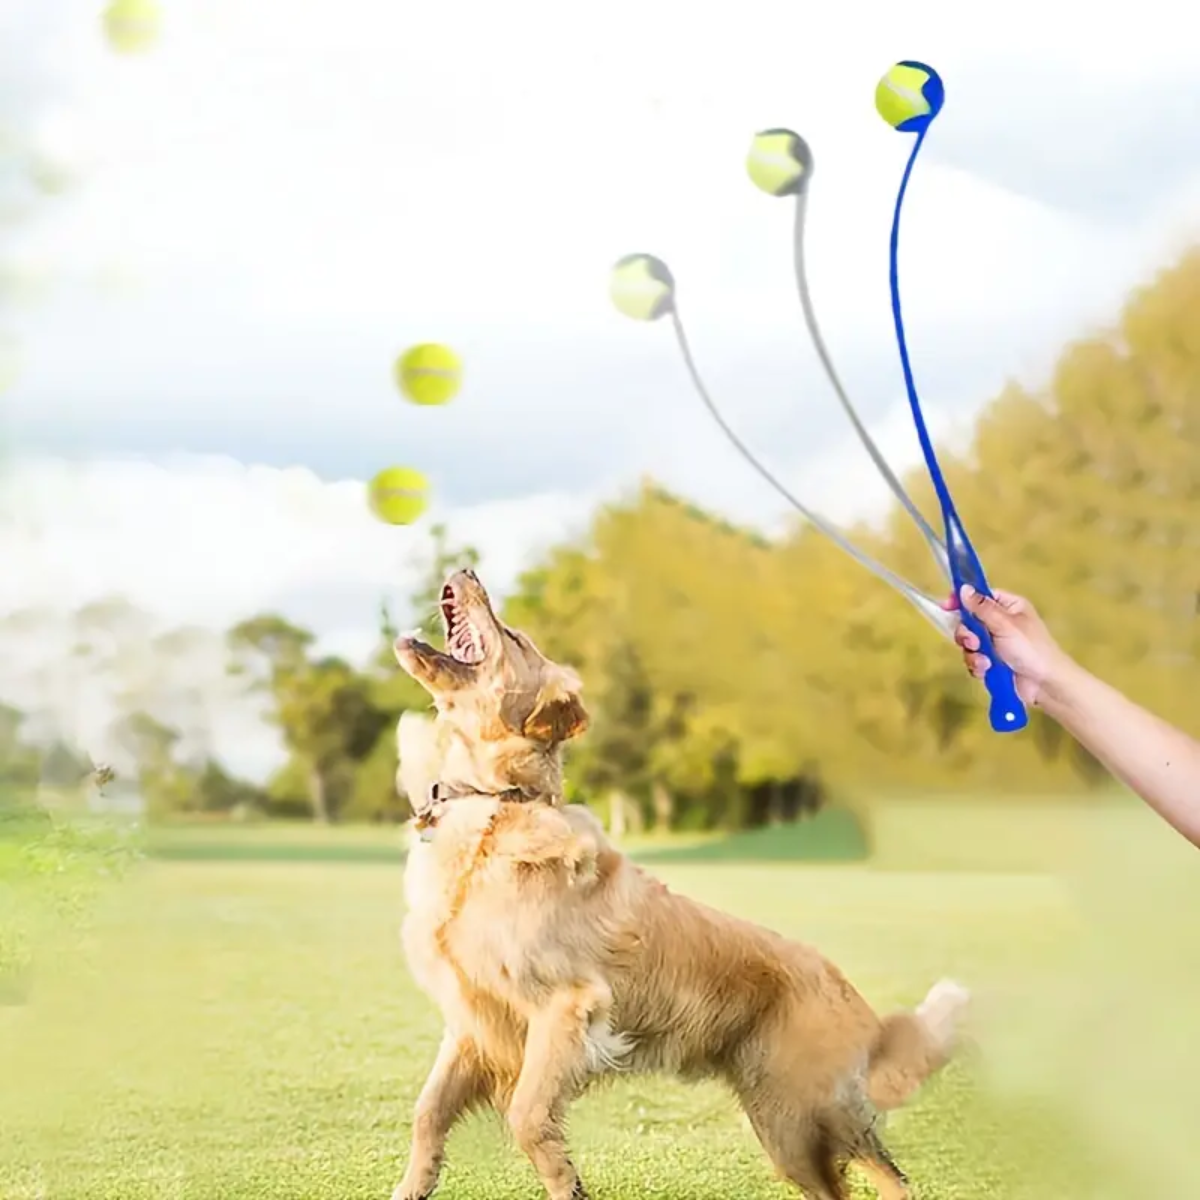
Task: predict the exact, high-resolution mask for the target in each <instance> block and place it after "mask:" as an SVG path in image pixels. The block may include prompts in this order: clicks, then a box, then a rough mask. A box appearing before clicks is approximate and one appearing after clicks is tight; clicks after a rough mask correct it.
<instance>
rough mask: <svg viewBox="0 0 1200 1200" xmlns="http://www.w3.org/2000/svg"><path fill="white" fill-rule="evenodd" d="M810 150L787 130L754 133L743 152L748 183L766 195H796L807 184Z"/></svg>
mask: <svg viewBox="0 0 1200 1200" xmlns="http://www.w3.org/2000/svg"><path fill="white" fill-rule="evenodd" d="M812 169H813V159H812V151H811V150H809V148H808V143H807V142H806V141H805V140H804V139H803V138H802V137H801V136H800V135H799V134H798V133H793V132H792V131H791V130H790V129H766V130H763V132H762V133H756V134H755V135H754V141H753V142H752V143H751V144H750V153H749V154H747V155H746V174H747V175H749V176H750V182H751V183H753V184H754V186H755V187H756V188H758V190H759V191H761V192H766V193H767V195H768V196H795V195H798V194H799V193H800V192H802V191H803V190H804V188H805V187H806V186H807V185H808V179H809V176H810V175H812Z"/></svg>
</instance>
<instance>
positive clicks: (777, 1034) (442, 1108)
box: [393, 572, 966, 1200]
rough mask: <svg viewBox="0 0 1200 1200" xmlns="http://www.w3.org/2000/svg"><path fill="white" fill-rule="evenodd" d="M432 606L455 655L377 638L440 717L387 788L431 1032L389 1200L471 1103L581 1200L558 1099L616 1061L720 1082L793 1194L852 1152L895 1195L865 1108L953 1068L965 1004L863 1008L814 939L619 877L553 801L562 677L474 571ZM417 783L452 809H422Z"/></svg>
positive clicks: (825, 1179)
mask: <svg viewBox="0 0 1200 1200" xmlns="http://www.w3.org/2000/svg"><path fill="white" fill-rule="evenodd" d="M442 596H443V615H444V616H445V618H446V621H447V625H448V631H447V633H448V636H447V642H448V646H449V647H450V648H451V649H452V650H453V651H454V652H455V654H454V656H451V655H449V654H441V653H439V652H438V651H436V650H434V649H433V648H432V647H430V646H428V645H426V644H424V643H423V642H420V641H418V640H416V639H415V638H400V639H399V640H398V641H397V643H396V656H397V659H398V660H399V662H400V664H401V666H402V667H403V668H404V669H405V670H406V671H407V672H408V673H409V674H410V675H412V677H413V678H414V679H416V680H418V681H419V682H420V683H421V684H423V685H424V686H425V688H426V689H427V690H428V691H429V692H430V693H431V695H432V696H433V698H434V701H435V704H436V709H437V715H436V718H435V719H434V720H433V721H432V722H431V721H428V720H427V719H425V718H421V717H413V716H406V717H405V718H404V719H403V720H402V721H401V724H400V728H399V730H398V742H399V753H400V768H399V772H398V783H399V785H400V786H401V787H402V788H403V790H405V791H406V792H407V793H408V795H409V797H410V799H411V800H412V802H413V803H414V806H418V807H419V812H418V822H417V824H418V825H419V826H424V827H425V830H424V834H423V836H422V837H421V838H420V839H415V840H414V843H413V846H412V850H411V853H410V857H409V860H408V865H407V869H406V895H407V900H408V914H407V916H406V918H405V922H404V943H405V949H406V952H407V956H408V960H409V963H410V965H411V968H412V971H413V973H414V975H415V977H416V979H417V981H418V983H419V984H420V985H421V986H422V988H423V989H424V990H425V991H426V992H428V994H429V995H430V996H431V997H432V998H433V999H434V1000H435V1001H436V1002H437V1003H438V1005H439V1006H440V1008H441V1010H442V1013H443V1016H444V1018H445V1033H444V1036H443V1040H442V1044H441V1049H440V1051H439V1053H438V1056H437V1060H436V1062H435V1064H434V1067H433V1070H432V1072H431V1074H430V1076H429V1079H428V1081H427V1082H426V1084H425V1087H424V1089H423V1090H422V1092H421V1095H420V1099H419V1100H418V1102H417V1107H416V1113H415V1118H414V1122H413V1131H412V1147H411V1153H410V1157H409V1162H408V1170H407V1173H406V1174H405V1176H404V1179H403V1181H402V1182H401V1183H400V1185H399V1186H398V1187H397V1188H396V1190H395V1192H394V1194H393V1200H424V1198H426V1197H428V1196H430V1195H431V1194H432V1193H433V1191H434V1188H435V1187H436V1185H437V1182H438V1177H439V1173H440V1170H441V1164H442V1157H443V1150H444V1146H445V1141H446V1137H447V1134H448V1133H449V1131H450V1129H451V1127H452V1125H453V1124H454V1123H455V1122H456V1121H457V1119H458V1118H459V1117H460V1116H461V1115H462V1114H463V1113H465V1112H466V1111H467V1110H469V1109H471V1108H472V1107H477V1106H486V1105H490V1106H493V1107H495V1108H496V1109H498V1110H499V1111H500V1112H502V1113H504V1114H505V1115H506V1116H507V1118H508V1123H509V1126H510V1128H511V1129H512V1132H513V1134H514V1136H515V1138H516V1141H517V1143H518V1144H519V1145H520V1147H521V1148H522V1149H523V1150H524V1151H525V1153H526V1154H527V1155H528V1156H529V1158H530V1159H531V1161H532V1162H533V1165H534V1167H535V1169H536V1170H537V1173H538V1175H539V1177H540V1178H541V1180H542V1183H543V1184H544V1185H545V1188H546V1191H547V1193H548V1194H549V1196H550V1200H580V1198H581V1197H585V1196H586V1193H585V1191H584V1188H583V1184H582V1182H581V1181H580V1177H579V1174H578V1172H577V1171H576V1169H575V1166H574V1165H573V1163H572V1161H571V1159H570V1157H569V1155H568V1152H567V1147H566V1141H565V1137H564V1132H563V1121H564V1115H565V1111H566V1108H567V1105H568V1104H569V1102H570V1101H571V1100H572V1099H573V1098H574V1097H575V1096H576V1095H577V1094H578V1093H579V1092H580V1091H581V1090H582V1089H583V1088H584V1087H585V1086H586V1085H587V1084H588V1083H590V1082H591V1081H593V1080H595V1079H597V1078H599V1077H602V1076H604V1075H607V1074H611V1073H615V1072H620V1071H665V1072H670V1073H672V1074H674V1075H677V1076H681V1077H683V1078H702V1077H716V1078H718V1079H722V1080H724V1081H725V1082H726V1083H728V1085H729V1086H730V1087H731V1088H732V1089H733V1091H734V1093H735V1094H736V1095H737V1097H738V1099H739V1100H740V1101H741V1103H742V1105H743V1107H744V1109H745V1111H746V1114H747V1116H748V1118H749V1120H750V1123H751V1125H752V1126H753V1128H754V1130H755V1132H756V1133H757V1135H758V1137H759V1139H760V1140H761V1142H762V1144H763V1146H764V1148H765V1149H766V1151H767V1153H768V1154H769V1155H770V1157H771V1159H772V1160H773V1162H774V1163H775V1166H776V1167H777V1168H778V1170H779V1173H780V1174H781V1175H782V1176H783V1177H784V1178H786V1179H789V1180H791V1181H792V1182H793V1183H794V1184H796V1185H798V1186H799V1187H800V1188H801V1189H803V1191H804V1192H805V1194H806V1195H808V1196H809V1197H810V1200H844V1198H845V1197H846V1196H847V1195H848V1192H847V1190H846V1184H845V1181H844V1178H843V1175H844V1170H845V1167H846V1166H847V1164H850V1163H855V1164H857V1165H859V1166H860V1167H861V1168H862V1169H864V1170H865V1171H866V1172H867V1173H868V1174H869V1176H870V1177H871V1179H872V1180H873V1182H874V1183H875V1185H876V1187H877V1189H878V1191H879V1193H880V1195H881V1197H883V1198H884V1200H902V1198H904V1197H906V1196H907V1195H908V1194H909V1193H908V1188H907V1183H906V1181H905V1178H904V1175H903V1173H902V1172H901V1171H900V1170H899V1168H898V1167H897V1166H896V1165H895V1163H894V1162H893V1161H892V1159H891V1157H890V1156H889V1154H888V1152H887V1150H886V1148H885V1147H884V1145H883V1142H882V1140H881V1138H880V1132H879V1116H880V1114H881V1113H883V1112H885V1111H886V1110H888V1109H891V1108H894V1107H896V1106H898V1105H900V1104H902V1103H903V1102H904V1101H905V1100H907V1099H908V1098H909V1097H910V1096H911V1095H912V1094H913V1093H914V1092H915V1091H916V1089H917V1088H918V1087H919V1086H920V1084H921V1083H922V1082H923V1081H924V1080H925V1079H926V1078H927V1077H928V1076H929V1075H930V1074H931V1073H932V1072H934V1071H935V1070H937V1069H938V1068H939V1067H941V1066H942V1065H943V1064H944V1063H945V1062H946V1061H947V1060H948V1059H949V1057H950V1055H951V1052H952V1050H953V1045H954V1041H955V1026H956V1022H957V1018H958V1016H959V1012H960V1009H961V1007H962V1005H963V1004H964V1002H965V1000H966V993H965V992H964V991H963V990H962V989H961V988H959V987H958V986H957V985H956V984H953V983H950V982H943V983H941V984H938V985H935V987H934V988H933V989H932V990H931V991H930V993H929V995H928V997H927V998H926V1000H925V1001H924V1003H923V1004H922V1005H921V1006H920V1007H919V1008H917V1009H916V1010H915V1011H914V1012H900V1013H896V1014H894V1015H892V1016H889V1017H886V1018H884V1019H882V1020H881V1019H880V1018H879V1017H877V1016H876V1015H875V1013H874V1012H873V1011H872V1010H871V1008H870V1007H869V1006H868V1004H867V1003H866V1001H865V1000H864V999H863V998H862V997H861V996H860V995H859V994H858V993H857V992H856V991H855V990H854V988H853V987H852V986H851V985H850V983H849V982H848V981H847V980H846V979H845V977H844V976H843V975H842V974H841V973H840V972H839V971H838V970H837V968H836V967H835V966H833V964H832V963H829V962H827V961H826V960H825V959H824V958H822V957H821V955H820V954H819V953H817V951H816V950H814V949H812V948H810V947H808V946H805V945H802V944H800V943H797V942H792V941H788V940H786V939H784V938H782V937H780V936H778V935H777V934H774V933H772V932H770V931H768V930H766V929H762V928H759V927H757V926H755V925H751V924H749V923H747V922H745V921H741V920H737V919H736V918H733V917H730V916H726V915H724V914H722V913H719V912H715V911H714V910H712V909H709V908H706V907H705V906H703V905H701V904H698V903H696V902H695V901H693V900H689V899H687V898H685V897H682V896H677V895H675V894H673V893H672V892H670V891H669V890H668V889H667V888H666V887H665V886H664V885H663V884H661V883H659V882H658V881H657V880H655V879H653V878H651V877H650V876H648V875H646V874H645V873H643V872H642V871H641V870H640V869H639V868H637V867H635V866H634V865H633V864H632V863H631V862H630V861H629V860H628V859H626V858H625V857H624V856H623V855H621V854H620V853H619V852H618V851H617V850H615V849H614V848H613V847H612V846H611V845H610V844H609V842H608V841H607V839H606V838H605V835H604V832H603V829H602V828H601V826H600V825H599V823H598V822H597V821H596V820H595V818H594V817H592V816H591V814H590V813H589V812H587V810H586V809H584V808H582V807H580V806H576V805H566V806H564V804H563V802H562V768H561V765H560V747H561V745H562V743H563V742H565V741H566V740H567V739H569V738H571V737H573V736H575V735H577V734H579V733H580V732H582V731H583V730H584V729H585V728H586V725H587V720H588V718H587V713H586V710H585V709H584V706H583V703H582V700H581V698H580V684H579V680H578V678H577V677H576V676H575V675H574V674H573V673H572V672H570V671H568V670H567V669H566V668H564V667H561V666H559V665H557V664H555V663H552V662H550V661H549V660H548V659H547V658H546V657H545V656H543V655H542V654H541V653H540V652H539V651H538V649H537V648H536V647H535V646H534V644H533V643H532V642H531V641H530V639H529V638H528V637H526V636H525V635H524V634H522V633H519V632H517V631H516V630H512V629H509V628H508V627H507V626H505V625H504V624H503V623H501V622H500V621H499V620H498V618H497V617H496V616H495V614H494V613H493V611H492V608H491V605H490V603H489V601H488V598H487V594H486V592H485V591H484V589H483V586H482V585H481V584H480V582H479V580H478V579H477V578H476V577H475V575H474V574H473V573H472V572H459V573H457V574H455V575H453V576H451V577H450V579H449V580H448V582H447V584H446V587H445V589H444V591H443V594H442ZM464 631H469V636H466V635H465V634H464ZM472 645H474V647H475V649H474V650H472V649H470V646H472ZM464 646H465V647H468V648H467V649H463V647H464ZM464 660H466V661H464ZM475 660H478V661H475ZM435 782H436V783H438V785H439V789H440V791H441V792H442V793H443V794H444V793H449V795H450V796H451V797H452V798H450V799H443V800H441V801H440V802H438V803H436V804H435V805H434V806H433V807H430V806H429V805H427V804H426V803H425V797H426V796H427V795H428V793H429V788H430V785H431V784H433V783H435ZM512 789H517V791H513V790H512ZM501 793H507V795H506V796H505V798H503V799H501V798H499V797H500V795H501ZM520 801H524V802H520Z"/></svg>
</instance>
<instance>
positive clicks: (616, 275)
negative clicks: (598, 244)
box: [608, 254, 675, 321]
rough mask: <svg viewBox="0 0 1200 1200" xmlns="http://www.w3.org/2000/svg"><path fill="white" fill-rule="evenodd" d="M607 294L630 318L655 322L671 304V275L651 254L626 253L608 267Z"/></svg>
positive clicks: (672, 305) (673, 284) (673, 299)
mask: <svg viewBox="0 0 1200 1200" xmlns="http://www.w3.org/2000/svg"><path fill="white" fill-rule="evenodd" d="M608 294H609V296H611V297H612V302H613V305H614V306H615V308H616V309H617V311H618V312H620V313H623V314H624V315H625V316H627V317H629V318H630V319H631V320H634V321H657V320H658V319H659V318H660V317H665V316H666V315H667V314H668V313H669V312H671V311H672V310H673V309H674V307H675V277H674V276H673V275H672V274H671V269H670V268H669V267H668V266H667V264H666V263H665V262H663V261H662V259H661V258H655V257H654V255H653V254H627V255H626V256H625V257H624V258H623V259H621V260H620V262H618V263H617V264H616V266H614V267H613V269H612V277H611V279H610V280H609V285H608Z"/></svg>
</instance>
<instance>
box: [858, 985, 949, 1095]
mask: <svg viewBox="0 0 1200 1200" xmlns="http://www.w3.org/2000/svg"><path fill="white" fill-rule="evenodd" d="M969 1001H970V994H969V993H968V991H967V989H966V988H964V987H962V986H961V985H959V984H957V983H955V982H954V981H953V980H950V979H943V980H941V981H940V982H939V983H935V984H934V985H933V987H931V988H930V989H929V995H927V996H926V997H925V999H924V1000H923V1001H922V1002H921V1003H920V1004H919V1005H918V1006H917V1007H916V1009H914V1010H913V1011H912V1012H898V1013H892V1014H891V1015H890V1016H888V1017H885V1018H884V1019H883V1025H882V1028H881V1029H880V1031H879V1036H878V1037H877V1038H876V1039H875V1044H874V1045H873V1046H872V1047H871V1054H870V1060H869V1066H868V1074H867V1090H868V1093H869V1094H870V1097H871V1102H872V1103H873V1104H874V1105H875V1107H876V1108H877V1109H879V1110H881V1111H885V1112H886V1111H887V1110H888V1109H892V1108H899V1107H900V1105H902V1104H904V1103H906V1102H907V1101H908V1100H909V1099H910V1098H911V1097H912V1095H913V1093H914V1092H916V1090H917V1088H919V1087H920V1086H921V1084H923V1083H924V1082H925V1080H926V1079H928V1078H929V1077H930V1076H931V1075H933V1074H934V1073H935V1072H936V1071H939V1070H941V1068H942V1067H944V1066H945V1065H946V1063H948V1062H949V1061H950V1059H951V1057H952V1056H953V1054H954V1051H955V1048H956V1046H957V1044H958V1032H959V1023H960V1021H961V1018H962V1015H963V1012H964V1010H965V1009H966V1006H967V1004H968V1002H969Z"/></svg>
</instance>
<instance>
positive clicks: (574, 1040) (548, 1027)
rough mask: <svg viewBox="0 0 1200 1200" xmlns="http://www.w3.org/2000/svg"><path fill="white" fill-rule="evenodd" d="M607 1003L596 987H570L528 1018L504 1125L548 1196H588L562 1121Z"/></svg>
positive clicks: (580, 1199)
mask: <svg viewBox="0 0 1200 1200" xmlns="http://www.w3.org/2000/svg"><path fill="white" fill-rule="evenodd" d="M608 1004H609V997H608V996H607V994H605V993H604V992H603V991H602V989H600V988H593V987H581V988H571V989H569V990H565V991H562V992H559V993H557V994H556V995H555V996H554V997H553V998H552V999H551V1000H550V1002H549V1003H548V1004H546V1005H545V1006H544V1007H543V1008H542V1009H541V1010H540V1011H538V1012H537V1013H535V1014H534V1015H533V1016H532V1017H530V1019H529V1031H528V1033H527V1035H526V1038H525V1059H524V1062H523V1063H522V1064H521V1074H520V1077H519V1078H518V1080H517V1086H516V1089H515V1091H514V1092H513V1098H512V1103H511V1104H510V1105H509V1109H508V1123H509V1126H510V1128H511V1129H512V1131H513V1136H514V1137H515V1138H516V1140H517V1145H519V1146H520V1147H521V1149H522V1150H524V1151H525V1153H526V1155H528V1157H529V1160H530V1162H532V1163H533V1167H534V1170H536V1171H537V1173H538V1178H539V1179H541V1181H542V1185H543V1186H544V1187H545V1189H546V1191H547V1193H548V1194H549V1196H550V1200H587V1192H586V1191H585V1190H584V1187H583V1183H582V1181H581V1180H580V1178H579V1173H578V1171H576V1169H575V1165H574V1163H572V1162H571V1158H570V1155H569V1154H568V1153H567V1143H566V1135H565V1133H564V1130H563V1119H564V1116H565V1114H566V1107H567V1104H568V1103H569V1102H570V1101H571V1099H572V1098H573V1097H574V1096H575V1094H576V1092H577V1091H578V1090H579V1088H580V1087H581V1086H582V1085H583V1083H584V1082H585V1080H586V1078H587V1075H588V1041H587V1037H588V1030H589V1027H590V1026H591V1025H592V1023H593V1021H595V1020H596V1018H597V1016H599V1015H601V1014H602V1013H603V1012H604V1011H605V1010H606V1009H607V1007H608Z"/></svg>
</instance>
